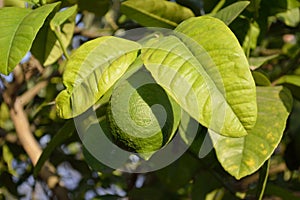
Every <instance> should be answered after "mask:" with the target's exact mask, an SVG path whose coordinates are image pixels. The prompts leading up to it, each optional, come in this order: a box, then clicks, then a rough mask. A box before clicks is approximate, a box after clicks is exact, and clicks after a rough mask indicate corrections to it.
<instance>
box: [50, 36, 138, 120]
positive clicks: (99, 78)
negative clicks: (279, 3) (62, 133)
mask: <svg viewBox="0 0 300 200" xmlns="http://www.w3.org/2000/svg"><path fill="white" fill-rule="evenodd" d="M139 49H140V45H139V44H138V43H135V42H133V41H129V40H125V39H121V38H116V37H112V36H106V37H101V38H97V39H94V40H92V41H89V42H87V43H85V44H83V45H82V46H81V47H80V48H79V49H77V50H76V51H75V52H74V53H73V54H72V55H71V57H70V59H69V61H68V62H67V64H66V67H65V71H64V73H63V83H64V85H65V86H66V89H65V90H63V91H62V92H61V93H60V94H59V95H58V96H57V98H56V106H57V111H58V114H59V116H60V117H62V118H72V117H75V116H78V115H80V114H81V113H83V112H84V111H86V110H87V109H88V108H89V107H91V106H92V105H93V104H95V103H96V102H97V101H98V100H99V99H100V98H101V97H102V96H103V95H104V94H105V93H106V92H107V91H108V90H109V88H110V87H111V86H112V85H113V84H114V83H115V82H116V81H117V80H118V79H119V78H120V77H121V76H122V75H123V74H124V73H125V71H126V70H127V68H128V67H129V66H130V65H131V64H132V63H133V62H134V61H135V59H136V57H137V53H138V51H139Z"/></svg>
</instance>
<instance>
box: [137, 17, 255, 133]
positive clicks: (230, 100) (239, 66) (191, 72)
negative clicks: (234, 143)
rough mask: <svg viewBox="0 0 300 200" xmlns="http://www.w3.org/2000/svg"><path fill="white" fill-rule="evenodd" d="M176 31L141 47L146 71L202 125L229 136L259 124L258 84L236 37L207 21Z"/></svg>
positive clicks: (210, 19) (196, 21) (188, 23)
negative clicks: (255, 82)
mask: <svg viewBox="0 0 300 200" xmlns="http://www.w3.org/2000/svg"><path fill="white" fill-rule="evenodd" d="M175 31H177V32H175V34H174V35H170V36H166V37H162V38H156V39H153V40H151V41H149V43H148V44H147V45H146V46H145V47H144V48H143V50H142V59H143V60H144V64H145V66H146V68H147V69H148V70H149V71H150V72H151V74H152V76H153V77H154V79H155V80H156V82H158V84H160V85H161V86H162V87H163V88H164V89H165V90H166V91H167V92H168V93H169V94H170V95H171V96H172V97H173V98H174V99H175V100H176V101H177V103H178V104H179V105H180V106H181V107H182V108H183V109H184V110H185V111H186V112H187V113H188V114H189V115H190V116H192V117H193V118H194V119H196V120H197V121H198V122H199V123H201V124H202V125H204V126H206V127H208V128H210V129H212V130H215V131H216V132H218V133H220V134H222V135H225V136H232V137H241V136H244V135H246V134H247V129H251V128H252V127H253V126H254V124H255V122H256V115H257V110H256V93H255V84H254V81H253V78H252V75H251V73H250V70H249V65H248V62H247V59H246V57H245V55H244V52H243V50H242V48H241V47H240V45H239V43H238V41H237V39H236V38H235V36H234V35H233V33H232V32H231V31H230V30H229V28H228V27H227V26H226V25H225V24H224V23H223V22H221V21H220V20H218V19H216V18H213V17H207V16H204V17H197V18H191V19H188V20H186V21H185V22H183V23H182V24H180V25H179V26H178V27H177V28H176V29H175Z"/></svg>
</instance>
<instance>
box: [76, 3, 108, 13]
mask: <svg viewBox="0 0 300 200" xmlns="http://www.w3.org/2000/svg"><path fill="white" fill-rule="evenodd" d="M110 2H111V1H110V0H79V1H78V7H79V9H80V10H81V11H83V10H87V11H89V12H92V13H94V14H95V15H97V16H103V15H105V13H106V12H107V11H108V9H109V6H110Z"/></svg>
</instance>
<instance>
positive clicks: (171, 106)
mask: <svg viewBox="0 0 300 200" xmlns="http://www.w3.org/2000/svg"><path fill="white" fill-rule="evenodd" d="M180 112H181V109H180V107H179V105H178V104H176V103H175V101H174V100H173V99H172V98H171V97H170V96H168V94H167V93H166V92H165V90H164V89H163V88H162V87H161V86H159V85H158V84H157V83H155V81H154V80H153V78H152V77H151V75H150V74H149V73H148V72H146V71H143V70H141V71H138V72H136V73H135V74H133V75H132V76H131V77H129V78H128V79H126V80H123V81H121V82H120V83H119V84H118V85H117V86H116V87H115V88H114V90H113V93H112V96H111V99H110V102H109V106H108V111H107V117H108V122H109V127H110V130H111V133H112V136H113V138H114V140H115V142H116V144H118V145H119V146H120V147H122V148H124V149H126V150H129V151H132V152H137V153H139V155H140V156H141V157H142V158H144V159H149V158H150V157H151V155H152V154H153V153H155V151H157V150H159V149H161V148H162V147H163V146H164V145H166V144H167V143H168V142H169V141H170V140H171V139H172V137H173V136H174V133H175V132H176V129H177V127H178V125H179V121H180Z"/></svg>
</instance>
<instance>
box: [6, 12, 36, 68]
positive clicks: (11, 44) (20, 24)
mask: <svg viewBox="0 0 300 200" xmlns="http://www.w3.org/2000/svg"><path fill="white" fill-rule="evenodd" d="M25 11H26V12H27V14H26V15H24V17H23V18H22V20H21V21H20V23H18V26H17V27H16V29H15V30H16V31H14V34H13V36H12V37H11V41H10V42H9V48H8V50H9V51H8V55H7V59H6V61H7V63H6V66H7V68H6V73H7V72H8V69H9V68H11V67H10V66H9V63H10V62H9V61H10V56H11V53H12V52H13V51H11V49H12V47H14V45H13V44H14V43H15V42H16V40H15V36H16V35H17V32H19V30H20V27H21V26H22V23H23V21H24V19H25V18H26V17H28V16H29V15H30V14H31V13H32V11H31V10H25V9H24V13H25ZM12 67H14V66H12Z"/></svg>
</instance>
